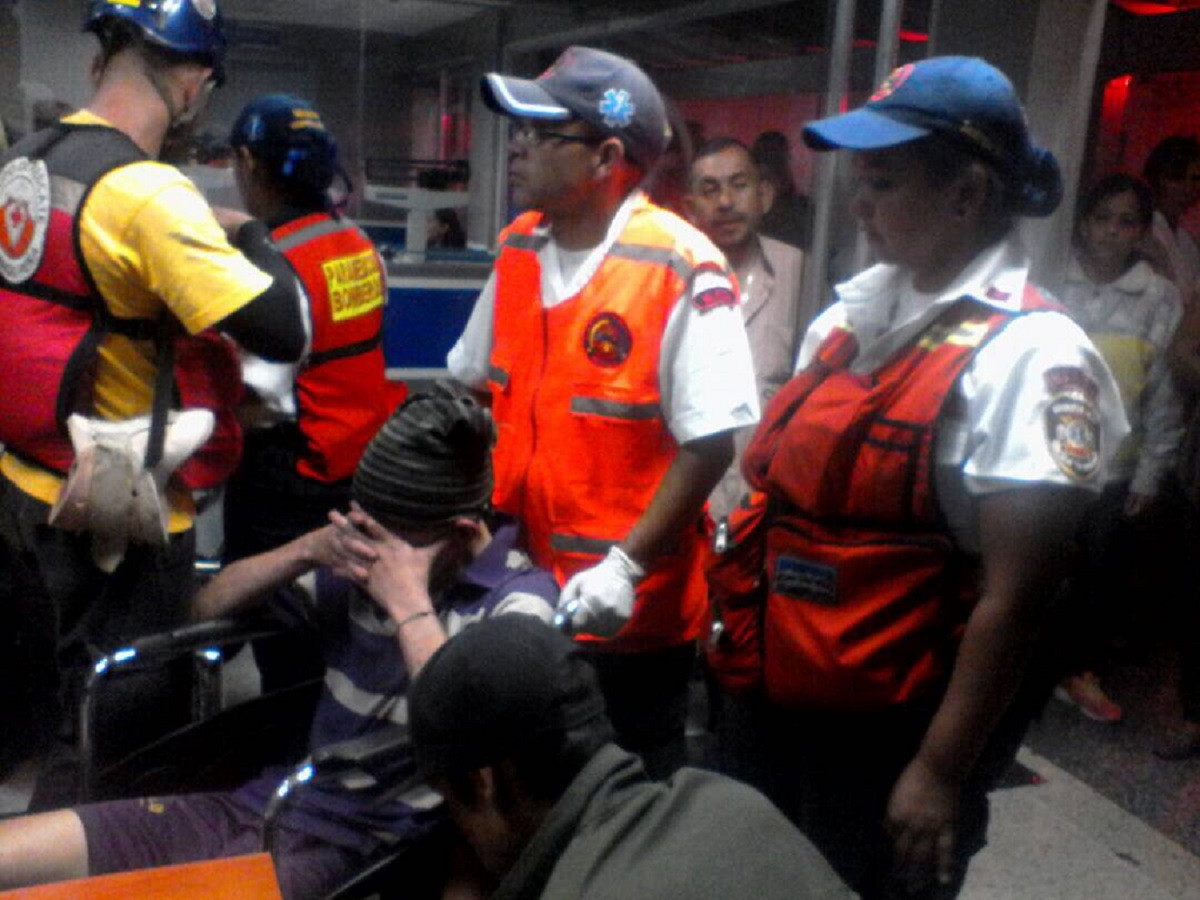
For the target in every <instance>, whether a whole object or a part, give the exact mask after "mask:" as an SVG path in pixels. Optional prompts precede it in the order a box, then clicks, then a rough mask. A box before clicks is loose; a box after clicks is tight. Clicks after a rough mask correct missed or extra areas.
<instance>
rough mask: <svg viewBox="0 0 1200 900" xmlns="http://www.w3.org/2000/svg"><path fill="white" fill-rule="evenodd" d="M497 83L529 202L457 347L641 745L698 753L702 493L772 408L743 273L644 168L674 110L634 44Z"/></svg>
mask: <svg viewBox="0 0 1200 900" xmlns="http://www.w3.org/2000/svg"><path fill="white" fill-rule="evenodd" d="M481 90H482V92H483V99H484V102H485V103H486V104H487V105H488V106H489V107H490V108H491V109H493V110H495V111H496V112H499V113H501V114H502V115H505V116H508V117H510V118H511V119H512V120H513V123H512V131H511V137H510V139H509V160H510V161H509V186H510V187H511V189H512V194H513V199H514V201H515V202H516V203H517V204H518V205H520V206H522V207H527V210H526V212H524V213H522V214H521V215H520V216H518V217H517V218H516V219H514V220H513V222H512V223H511V224H510V225H509V226H508V228H506V229H505V230H504V231H503V232H502V233H501V235H500V238H499V244H500V251H499V255H498V256H497V259H496V265H495V268H494V270H493V272H492V275H491V277H490V279H489V280H488V283H487V284H486V285H485V286H484V289H483V291H482V292H481V293H480V295H479V299H478V300H477V301H476V303H475V308H474V310H473V311H472V314H471V318H470V319H469V321H468V322H467V326H466V329H465V330H464V332H463V334H462V336H461V337H460V338H459V340H458V342H457V343H456V344H455V346H454V347H453V348H452V349H451V351H450V353H449V355H448V357H447V360H446V361H447V366H448V367H449V369H450V373H451V374H452V375H453V376H454V377H455V378H457V379H458V380H459V381H460V382H462V383H463V384H465V385H467V386H468V387H470V388H472V389H474V390H478V391H481V392H489V393H490V394H491V396H492V410H493V412H494V413H495V415H496V423H497V426H498V428H499V434H500V436H499V440H498V441H497V444H496V508H497V509H498V510H499V511H501V512H504V513H507V514H510V515H515V516H518V517H520V519H521V522H522V525H523V527H524V534H525V536H526V538H527V540H528V542H529V550H530V553H531V554H532V555H533V557H534V559H535V560H536V561H537V563H538V565H541V566H544V567H545V568H547V569H550V570H552V571H553V572H554V574H555V576H556V577H557V578H558V579H559V580H560V581H561V582H562V584H563V594H562V598H561V612H562V614H563V616H564V617H565V618H569V619H570V620H571V622H572V624H573V627H574V628H575V630H576V631H577V632H578V633H579V635H580V639H581V640H583V641H586V642H587V645H588V648H589V651H592V652H593V654H594V660H595V662H596V665H597V666H598V667H599V670H600V673H601V674H600V679H601V684H602V686H603V687H604V690H605V692H606V695H607V697H608V701H609V709H610V712H611V713H612V717H613V722H614V724H615V725H616V728H617V733H618V737H619V738H620V740H621V742H622V746H624V747H626V748H627V749H630V750H633V751H634V752H638V753H640V754H642V755H643V758H644V759H646V760H647V762H648V765H649V767H650V769H651V771H652V773H654V774H656V775H665V774H668V773H669V772H670V771H671V770H672V769H674V768H676V767H678V766H679V765H680V764H682V763H683V761H684V758H685V742H684V724H685V719H686V710H687V685H688V680H689V678H690V676H691V672H692V669H693V667H694V664H695V655H696V649H695V641H696V639H697V638H698V637H699V636H700V633H701V631H702V622H703V620H704V617H705V614H706V606H705V588H704V575H703V565H704V559H705V547H704V544H705V537H704V533H705V528H704V518H705V501H706V498H707V497H708V494H709V493H710V492H711V490H712V488H713V487H714V486H715V485H716V483H717V482H718V481H719V480H720V478H721V476H722V475H724V473H725V470H726V469H727V468H728V467H729V464H730V462H731V460H732V459H733V433H734V432H735V431H736V430H737V429H738V428H742V427H746V426H749V425H752V424H754V422H756V421H757V418H758V399H757V396H756V391H755V384H754V369H753V365H752V362H751V357H750V350H749V345H748V343H747V340H746V330H745V326H744V324H743V322H742V314H741V310H740V309H739V308H738V298H737V291H736V289H735V287H734V277H733V274H732V272H731V271H730V268H729V265H728V263H727V261H726V260H725V258H724V257H723V256H722V255H721V252H720V251H719V250H718V249H717V248H716V247H715V246H714V245H713V244H712V242H711V241H710V240H709V239H708V238H707V237H705V236H704V235H703V234H702V233H701V232H700V231H699V230H697V229H696V228H694V227H693V226H691V225H689V224H688V223H687V222H685V221H683V220H682V219H681V218H679V217H678V216H677V215H675V214H674V213H671V212H669V211H667V210H665V209H662V208H661V207H659V206H656V205H655V204H654V203H652V202H651V201H650V200H649V199H648V198H647V196H646V194H645V193H644V192H643V191H642V190H641V189H640V187H639V185H641V183H642V181H643V179H644V178H645V177H646V175H647V173H649V172H650V171H651V170H652V169H653V168H654V166H655V164H656V163H657V162H659V160H660V157H662V155H663V152H664V150H665V149H666V147H667V142H668V138H669V135H670V130H669V128H668V126H667V117H666V112H665V108H664V104H663V100H662V97H660V96H659V93H658V90H657V89H656V88H655V87H654V84H653V82H652V81H651V80H650V78H649V77H648V76H647V75H646V73H645V72H643V71H642V70H641V69H640V68H639V67H638V66H637V65H635V64H634V63H633V62H631V61H630V60H628V59H625V58H623V57H620V56H617V55H616V54H613V53H609V52H607V51H604V50H598V49H596V48H593V47H569V48H567V50H565V51H564V52H563V53H562V55H561V56H559V58H558V59H557V60H556V61H555V62H554V64H553V65H551V66H550V67H549V68H548V69H547V70H546V71H545V72H543V73H542V74H541V75H539V76H538V77H537V78H534V79H526V78H517V77H514V76H512V75H503V74H500V73H491V74H488V75H486V76H485V77H484V79H483V81H482V84H481Z"/></svg>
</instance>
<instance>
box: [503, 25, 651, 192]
mask: <svg viewBox="0 0 1200 900" xmlns="http://www.w3.org/2000/svg"><path fill="white" fill-rule="evenodd" d="M480 91H481V92H482V94H483V102H484V103H486V104H487V106H488V108H489V109H491V110H492V111H493V112H498V113H500V114H501V115H505V116H512V117H514V118H518V119H534V120H540V121H544V122H565V121H567V120H569V119H576V118H578V119H582V120H583V121H585V122H588V123H589V124H591V125H593V126H594V127H596V128H598V129H599V130H600V132H601V133H602V134H605V135H611V136H613V137H616V138H619V139H620V141H621V143H622V144H623V145H624V147H625V152H626V154H627V155H628V156H629V158H630V159H632V160H633V161H634V162H635V163H637V164H638V165H640V166H642V167H643V168H645V169H650V168H651V167H653V165H654V164H655V163H656V162H657V161H658V159H659V157H661V156H662V154H663V152H664V151H665V150H666V149H667V144H668V142H669V141H670V140H671V126H670V125H669V124H668V122H667V111H666V107H665V105H664V104H663V99H662V95H660V94H659V92H658V88H656V87H655V86H654V82H652V81H651V80H650V77H649V76H648V75H647V74H646V73H645V72H643V71H642V70H641V69H640V68H638V67H637V66H636V65H635V64H634V63H632V62H631V61H629V60H628V59H625V58H624V57H622V56H617V55H616V54H615V53H608V52H606V51H604V50H597V49H595V48H593V47H568V48H567V49H566V50H564V51H563V53H562V55H561V56H559V58H558V59H557V60H555V61H554V63H553V64H552V65H551V66H550V68H548V69H547V70H546V71H545V72H543V73H542V74H541V75H539V76H538V77H537V78H535V79H528V78H517V77H515V76H513V75H501V74H500V73H498V72H491V73H489V74H487V75H484V76H483V79H482V80H481V82H480Z"/></svg>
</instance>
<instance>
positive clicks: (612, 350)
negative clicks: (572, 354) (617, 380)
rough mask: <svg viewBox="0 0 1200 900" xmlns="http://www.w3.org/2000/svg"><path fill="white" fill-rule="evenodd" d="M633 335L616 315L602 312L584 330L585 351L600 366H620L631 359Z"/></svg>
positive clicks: (623, 321)
mask: <svg viewBox="0 0 1200 900" xmlns="http://www.w3.org/2000/svg"><path fill="white" fill-rule="evenodd" d="M632 349H633V335H632V334H630V332H629V326H628V325H626V324H625V320H624V319H622V318H621V317H620V316H618V315H617V314H616V313H611V312H602V313H599V314H598V315H596V316H595V317H594V318H593V319H592V321H590V322H588V325H587V328H585V329H584V330H583V351H584V353H586V354H587V358H588V359H590V360H591V361H592V362H594V363H595V364H596V365H598V366H604V367H605V368H611V367H612V366H619V365H620V364H621V363H623V362H625V360H627V359H628V358H629V351H630V350H632Z"/></svg>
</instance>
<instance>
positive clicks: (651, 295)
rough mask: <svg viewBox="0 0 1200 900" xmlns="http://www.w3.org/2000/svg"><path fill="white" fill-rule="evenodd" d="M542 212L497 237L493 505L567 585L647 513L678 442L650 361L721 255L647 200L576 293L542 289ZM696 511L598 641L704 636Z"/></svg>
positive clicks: (658, 643)
mask: <svg viewBox="0 0 1200 900" xmlns="http://www.w3.org/2000/svg"><path fill="white" fill-rule="evenodd" d="M539 218H540V216H539V214H537V213H526V214H525V215H522V216H520V217H519V218H518V219H517V220H516V221H514V222H513V224H512V225H511V226H510V227H509V228H508V229H506V230H505V232H504V233H503V234H502V235H501V241H500V243H501V249H500V255H499V258H498V259H497V261H496V267H495V272H496V298H495V320H494V326H493V343H492V354H491V359H490V364H491V372H490V375H489V387H490V389H491V392H492V413H493V415H494V416H495V419H496V425H497V431H498V440H497V443H496V448H495V452H494V454H493V460H494V464H495V471H496V491H495V496H494V501H495V505H496V507H497V509H500V510H501V511H504V512H508V513H511V514H513V515H515V516H517V517H519V518H520V520H521V522H522V524H523V526H524V529H525V534H526V539H527V541H528V544H529V550H530V553H531V555H532V556H533V559H534V561H535V562H537V564H538V565H540V566H543V567H544V568H547V569H549V570H550V571H552V572H553V573H554V575H555V577H556V578H557V579H558V580H559V583H560V584H561V583H564V582H565V581H566V579H567V578H569V577H570V576H571V575H573V574H574V573H575V572H578V571H580V570H581V569H584V568H586V567H588V566H591V565H594V564H595V563H596V562H597V561H598V560H599V559H600V558H602V557H603V556H604V555H605V553H607V551H608V548H609V547H611V546H612V545H613V544H615V543H617V542H619V541H620V540H621V539H623V538H624V537H625V535H626V534H627V533H628V532H629V530H630V528H632V527H633V525H634V523H635V522H636V521H637V520H638V519H639V518H640V517H641V515H642V513H643V512H645V510H646V508H647V506H648V505H649V504H650V500H651V498H652V497H653V496H654V493H655V491H656V490H657V489H658V485H659V483H660V482H661V481H662V479H663V476H664V474H665V473H666V471H667V469H668V467H669V466H670V465H671V463H672V461H674V459H675V457H676V455H677V454H678V452H679V447H678V444H676V442H675V439H674V438H673V437H672V436H671V433H670V431H669V429H668V428H667V425H666V422H665V421H664V420H663V415H662V406H661V404H662V397H661V395H660V391H659V372H658V360H659V349H660V345H661V343H662V335H663V331H664V330H665V328H666V324H667V318H668V316H669V315H670V312H671V309H672V307H673V306H674V304H675V303H676V301H677V300H678V299H679V298H680V297H681V296H682V295H683V294H684V292H685V290H686V288H687V285H688V284H689V281H690V279H691V278H692V276H693V274H694V273H695V272H696V271H697V270H698V269H700V268H702V267H717V268H720V269H722V270H724V262H723V260H722V259H721V257H720V255H719V254H718V253H717V251H716V250H715V249H713V248H712V247H711V245H709V244H707V242H706V241H704V240H703V239H700V238H699V236H698V234H697V236H696V237H695V238H693V237H692V232H691V231H690V229H687V230H684V229H680V228H679V227H678V225H677V223H676V222H675V221H674V217H672V216H670V214H669V213H667V212H665V211H664V210H661V209H658V208H657V207H654V206H652V205H650V204H649V203H644V204H642V205H640V206H639V207H637V208H636V209H635V211H634V213H633V215H632V216H631V218H630V221H629V224H628V225H627V226H626V228H625V230H624V231H623V232H622V234H621V236H620V237H619V238H618V239H617V241H616V243H615V244H614V245H613V247H612V248H611V249H610V250H609V252H608V254H607V256H606V257H605V259H604V261H603V262H602V263H601V264H600V267H599V269H598V270H597V271H596V273H595V275H593V276H592V278H591V279H590V280H589V281H588V283H587V285H586V286H585V287H584V289H583V290H582V291H581V292H580V293H579V294H577V295H576V296H574V297H572V298H570V299H568V300H565V301H564V302H562V303H560V304H558V305H556V306H555V307H553V308H552V309H545V308H543V306H542V300H541V293H542V292H541V267H540V265H539V263H538V258H537V250H538V248H539V247H540V246H541V245H542V244H543V243H544V241H545V238H543V237H541V236H538V235H535V233H534V227H535V226H536V225H537V224H538V221H539ZM704 531H705V527H704V522H703V521H697V522H696V523H695V525H694V527H692V528H689V529H688V530H687V532H686V533H685V534H681V535H680V536H679V542H678V545H677V546H676V547H674V548H673V549H672V550H671V551H669V552H667V553H665V554H663V556H662V557H661V558H660V559H658V560H656V561H655V563H654V565H652V566H651V567H650V570H649V572H648V574H647V576H646V578H645V579H644V580H643V581H642V582H641V584H640V585H639V586H638V591H637V600H636V602H635V604H634V609H633V615H632V617H631V619H630V621H629V622H628V623H627V624H626V626H625V627H624V628H623V629H622V630H621V631H620V632H619V633H618V634H617V635H616V637H614V638H613V639H612V640H611V641H608V642H606V647H607V648H608V649H613V650H630V651H636V650H645V649H651V648H662V647H668V646H674V645H677V644H680V643H683V642H685V641H688V640H692V639H694V638H696V637H698V636H699V634H700V631H701V628H702V622H703V619H704V615H705V593H706V592H705V585H704V578H703V550H704V541H705V537H704Z"/></svg>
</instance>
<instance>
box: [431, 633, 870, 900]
mask: <svg viewBox="0 0 1200 900" xmlns="http://www.w3.org/2000/svg"><path fill="white" fill-rule="evenodd" d="M409 711H410V723H411V729H412V739H413V745H414V752H415V755H416V760H417V769H418V771H419V772H420V773H421V774H423V775H425V776H426V777H427V778H429V780H430V784H431V785H432V786H434V787H435V788H436V789H437V790H439V791H440V792H441V793H442V795H443V796H444V798H445V801H446V811H447V812H448V814H449V816H450V818H451V820H452V821H453V822H454V824H455V825H456V826H458V829H459V831H460V832H461V833H462V835H463V837H464V838H465V840H466V842H467V843H468V844H469V845H470V847H471V849H472V850H473V851H474V853H475V855H476V857H477V859H478V862H479V866H480V869H481V871H479V872H477V873H476V883H475V884H473V885H472V886H471V887H472V888H473V890H475V891H477V892H478V893H479V895H480V896H488V897H491V898H493V900H517V898H521V900H534V898H539V897H542V898H547V900H553V898H566V897H570V898H572V900H597V898H628V897H637V898H639V900H653V898H662V900H677V898H683V897H686V898H689V900H704V898H714V900H716V898H720V900H726V898H730V897H752V898H755V900H775V898H778V900H785V898H786V900H806V898H817V897H822V898H833V897H839V898H842V897H849V896H850V893H849V891H848V890H847V888H846V887H845V885H843V884H842V882H841V881H840V880H839V879H838V877H837V876H836V875H835V874H834V873H833V870H832V869H830V867H829V865H828V864H827V863H826V862H825V861H824V860H823V859H822V858H821V856H820V854H819V853H817V851H816V850H815V849H814V848H813V847H812V845H811V844H809V842H808V841H807V839H805V838H804V837H803V836H802V835H801V834H800V832H798V831H797V830H796V829H795V828H794V827H793V826H792V825H791V824H790V823H789V822H788V821H787V820H786V819H785V818H784V817H783V815H782V813H780V812H779V811H778V810H777V809H775V807H773V806H772V805H771V804H770V803H769V802H768V801H767V800H766V798H764V797H763V796H762V795H761V794H759V793H758V792H757V791H755V790H753V789H752V788H749V787H747V786H746V785H743V784H740V783H739V782H736V781H734V780H732V779H730V778H726V777H725V776H723V775H717V774H715V773H712V772H704V771H700V770H698V769H683V770H681V771H680V772H678V773H676V774H675V775H674V776H673V777H672V778H671V779H670V780H669V781H667V782H665V783H659V782H654V781H651V780H650V778H649V777H648V776H647V774H646V772H645V769H644V768H643V766H642V764H641V762H640V761H639V760H638V759H637V758H636V757H635V756H633V755H632V754H630V753H627V752H625V751H623V750H621V749H619V748H618V747H617V746H615V745H614V744H613V743H611V741H612V739H613V728H612V724H611V723H610V722H609V719H608V716H607V714H606V713H605V709H604V697H603V695H602V694H601V692H600V688H599V685H598V683H597V681H596V675H595V672H594V670H593V669H592V667H591V666H590V665H589V664H588V662H587V660H586V659H585V658H584V655H583V653H582V652H581V651H580V648H579V647H578V646H576V645H574V644H572V642H571V641H570V640H568V639H567V638H565V637H564V636H563V635H561V634H559V633H558V632H556V631H555V630H554V629H553V628H550V627H547V626H546V625H544V624H543V623H541V622H538V621H536V620H535V619H532V618H530V617H528V616H508V617H505V618H504V619H493V620H490V621H487V622H482V623H480V624H479V625H478V626H476V627H475V628H471V629H468V630H467V631H464V632H463V633H462V634H461V635H459V636H457V637H455V638H452V639H451V640H450V641H448V642H447V643H446V644H445V645H444V646H443V647H442V648H441V649H440V650H438V651H437V652H436V653H435V654H434V655H433V656H432V657H431V658H430V659H429V661H428V663H427V664H426V666H425V668H424V669H423V670H422V672H421V674H420V675H419V676H418V677H417V679H416V681H415V682H414V683H413V686H412V691H411V694H410V709H409ZM456 887H459V888H460V889H461V890H464V891H466V890H467V886H466V885H462V884H460V885H456ZM457 896H468V894H467V893H463V894H459V895H457Z"/></svg>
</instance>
